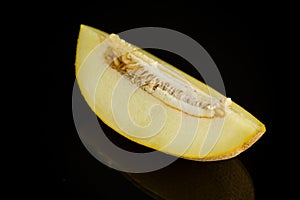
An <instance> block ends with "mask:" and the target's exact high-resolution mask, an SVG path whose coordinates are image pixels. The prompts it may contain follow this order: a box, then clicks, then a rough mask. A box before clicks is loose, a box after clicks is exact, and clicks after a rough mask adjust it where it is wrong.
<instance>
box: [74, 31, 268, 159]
mask: <svg viewBox="0 0 300 200" xmlns="http://www.w3.org/2000/svg"><path fill="white" fill-rule="evenodd" d="M76 77H77V81H78V84H79V87H80V90H81V92H82V95H83V96H84V98H85V100H86V101H87V103H88V104H89V106H90V107H91V108H92V110H93V111H94V112H95V113H96V114H97V116H98V117H99V118H100V119H101V120H103V121H104V122H105V123H106V124H107V125H108V126H110V127H111V128H112V129H114V130H115V131H117V132H118V133H120V134H121V135H123V136H125V137H127V138H128V139H130V140H132V141H134V142H137V143H139V144H142V145H144V146H147V147H150V148H153V149H156V150H160V151H162V152H165V153H168V154H171V155H175V156H180V157H183V158H186V159H192V160H203V161H207V160H220V159H227V158H231V157H233V156H236V155H237V154H239V153H241V152H242V151H244V150H245V149H247V148H248V147H250V146H251V145H252V144H253V143H254V142H255V141H257V140H258V139H259V138H260V137H261V135H262V134H263V133H264V132H265V127H264V125H263V124H262V123H261V122H260V121H258V120H257V119H256V118H254V117H253V116H252V115H251V114H249V113H248V112H246V111H245V110H244V109H242V108H241V107H239V106H238V105H237V104H235V103H234V102H231V101H230V99H229V98H226V97H224V96H223V95H221V94H220V93H218V92H216V91H215V90H213V89H211V88H210V87H208V86H207V85H205V84H203V83H202V82H199V81H197V80H196V79H194V78H192V77H191V76H189V75H187V74H185V73H183V72H182V71H180V70H178V69H176V68H175V67H173V66H170V65H169V64H167V63H165V62H163V61H161V60H160V59H158V58H156V57H154V56H152V55H150V54H149V53H147V52H145V51H143V50H140V49H138V48H136V47H134V46H132V45H130V44H128V43H126V42H125V41H124V40H121V39H120V38H119V37H118V36H117V35H114V34H111V35H108V34H106V33H104V32H102V31H99V30H96V29H94V28H91V27H88V26H84V25H82V26H81V29H80V34H79V39H78V45H77V55H76Z"/></svg>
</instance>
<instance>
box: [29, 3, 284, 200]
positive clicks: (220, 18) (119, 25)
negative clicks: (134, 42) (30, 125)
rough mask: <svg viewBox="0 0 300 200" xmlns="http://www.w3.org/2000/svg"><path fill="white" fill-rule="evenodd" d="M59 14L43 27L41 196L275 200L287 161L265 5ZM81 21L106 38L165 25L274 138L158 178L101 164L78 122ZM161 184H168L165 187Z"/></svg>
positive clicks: (37, 181) (181, 164) (181, 163)
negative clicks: (211, 66) (278, 125)
mask: <svg viewBox="0 0 300 200" xmlns="http://www.w3.org/2000/svg"><path fill="white" fill-rule="evenodd" d="M52 11H53V12H49V13H48V12H47V13H45V15H46V16H47V17H46V19H45V21H44V24H43V26H42V27H43V28H42V29H41V31H42V32H43V34H44V38H45V46H46V49H47V56H46V59H45V60H46V61H45V63H43V67H42V69H41V74H43V76H44V77H45V78H43V81H44V83H45V86H46V89H45V88H44V89H43V94H45V96H44V97H43V99H44V100H45V101H44V107H45V109H43V110H42V111H41V116H42V117H41V118H40V125H41V130H42V131H41V133H40V134H39V136H38V147H37V149H38V151H37V154H38V156H37V159H36V160H37V161H38V164H37V165H36V168H34V169H36V170H35V172H36V173H37V176H33V178H32V182H33V183H34V185H35V186H34V188H35V189H34V191H35V192H34V195H36V196H37V197H42V196H43V197H44V196H47V197H49V198H58V197H61V198H65V199H71V198H81V199H117V198H119V197H122V198H130V199H153V198H154V196H155V197H157V196H158V197H160V198H162V197H166V196H168V195H171V196H172V195H173V196H174V197H182V199H184V198H185V197H187V198H186V199H189V198H190V197H191V196H193V195H195V196H197V195H199V196H197V197H200V196H201V195H208V196H209V197H211V199H215V198H213V197H218V198H217V199H222V198H220V196H222V197H224V199H230V198H225V197H232V196H231V195H238V197H241V198H237V199H253V195H255V198H256V199H266V198H269V197H270V196H276V194H277V191H278V190H276V189H274V188H278V187H279V186H278V185H281V184H282V183H280V181H278V180H279V178H280V177H281V176H282V175H280V174H281V173H278V172H277V173H276V174H275V175H274V173H273V172H272V170H271V169H274V167H276V166H278V165H280V162H278V157H281V158H282V156H281V153H280V149H279V148H278V146H279V145H278V144H280V142H279V141H280V136H279V135H278V134H277V133H275V131H274V128H273V118H274V112H273V105H274V104H275V103H274V98H272V94H273V89H274V84H273V81H272V68H271V67H270V66H269V63H268V58H269V57H268V48H269V46H268V43H267V41H268V38H269V29H268V28H269V27H268V20H267V19H268V18H267V14H266V13H265V9H264V8H261V7H260V6H252V7H248V9H246V7H245V6H241V7H239V9H235V7H233V6H226V5H219V6H215V7H211V6H204V5H203V7H197V6H195V7H193V6H191V7H190V8H184V7H181V6H179V7H177V8H170V7H169V5H155V6H154V5H152V7H151V8H148V9H146V8H145V9H137V8H136V9H134V8H132V7H130V6H128V8H127V7H126V8H125V7H120V8H115V6H114V7H111V6H106V7H105V6H94V8H93V9H91V10H89V9H87V8H86V7H85V6H83V7H82V8H77V9H59V7H56V6H54V7H53V10H52ZM80 24H86V25H90V26H93V27H95V28H99V29H102V30H104V31H106V32H109V33H112V32H113V33H118V32H121V31H124V30H128V29H130V28H136V27H143V26H159V27H165V28H171V29H175V30H177V31H180V32H182V33H184V34H186V35H188V36H190V37H192V38H193V39H195V40H196V41H198V42H199V43H200V44H201V45H202V46H203V47H204V48H205V49H206V50H207V51H208V53H209V54H210V55H211V57H212V58H213V60H214V61H215V63H216V64H217V66H218V68H219V70H220V73H221V75H222V77H223V80H224V83H225V87H226V92H227V95H228V96H229V97H232V99H233V100H234V101H236V102H237V103H238V104H240V105H241V106H242V107H244V108H245V109H246V110H248V111H249V112H250V113H252V114H253V115H254V116H255V117H257V118H258V119H259V120H261V121H262V122H263V123H265V125H266V128H267V132H266V133H265V135H264V136H263V137H262V138H261V139H260V140H259V141H258V142H257V143H255V144H254V145H253V146H252V147H251V148H250V149H248V150H247V151H245V152H244V153H242V154H241V155H239V156H238V157H237V158H236V159H232V160H228V161H222V162H213V163H198V162H193V161H185V160H181V159H180V160H178V161H177V162H176V163H174V164H173V165H171V166H169V167H168V168H166V169H162V172H160V171H158V172H153V176H151V175H150V176H148V175H143V174H141V175H138V174H136V175H125V176H124V174H123V173H120V172H118V171H115V170H113V169H110V168H108V167H107V166H104V165H103V164H101V163H100V162H98V161H97V160H96V159H95V158H94V157H92V156H91V155H90V154H89V153H88V151H87V150H86V149H85V147H84V146H83V145H82V143H81V141H80V139H79V137H78V135H77V132H76V130H75V127H74V123H73V118H72V87H73V83H74V80H75V71H74V69H75V67H74V62H75V52H76V43H77V37H78V32H79V26H80ZM153 53H157V54H156V55H157V56H159V54H161V55H162V57H164V59H165V60H166V61H168V57H169V61H170V62H178V63H181V64H180V65H178V66H177V65H176V66H177V67H178V68H180V69H182V70H183V71H185V72H187V73H190V74H192V75H194V74H195V73H194V69H192V70H189V69H188V68H186V67H184V66H185V65H184V62H185V61H183V60H182V59H181V58H176V56H172V55H170V54H168V53H164V52H161V51H154V52H153ZM195 76H196V77H197V76H198V75H197V74H195ZM197 78H199V79H201V77H200V76H198V77H197ZM100 124H101V122H100ZM101 125H102V126H105V125H104V124H101ZM104 129H107V130H108V132H107V134H108V137H109V138H110V139H111V140H112V141H117V140H119V144H120V146H122V145H123V147H124V146H125V148H126V147H127V148H128V150H131V151H135V150H137V149H140V151H148V149H141V148H140V147H138V146H136V145H135V144H132V143H131V142H130V141H127V140H126V139H124V138H120V137H119V136H116V135H115V134H114V132H112V131H111V130H110V129H109V128H107V127H106V128H104ZM168 169H171V170H168ZM193 173H195V174H196V175H195V177H196V178H195V179H193ZM239 177H242V178H239ZM160 178H161V180H160ZM156 181H157V184H155V182H156ZM206 182H207V184H205V183H206ZM170 183H172V185H170ZM147 184H148V185H147ZM151 184H152V185H151ZM160 184H163V185H161V187H160ZM189 184H192V185H191V186H189ZM153 185H154V186H153ZM181 185H182V186H181ZM196 186H197V187H196ZM268 186H269V187H268ZM270 186H271V187H270ZM153 187H158V188H153ZM194 187H195V188H194ZM180 188H182V191H181V190H180ZM192 189H193V190H194V189H195V193H194V194H191V190H192ZM172 190H174V194H172ZM185 192H187V193H185ZM218 195H220V196H218ZM201 197H202V196H201ZM204 199H205V198H204ZM207 199H209V198H207ZM231 199H232V198H231Z"/></svg>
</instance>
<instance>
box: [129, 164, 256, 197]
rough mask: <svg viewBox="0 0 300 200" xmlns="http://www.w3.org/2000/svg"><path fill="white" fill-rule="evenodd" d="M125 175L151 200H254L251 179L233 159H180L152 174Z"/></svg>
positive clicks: (241, 165) (243, 168) (243, 167)
mask: <svg viewBox="0 0 300 200" xmlns="http://www.w3.org/2000/svg"><path fill="white" fill-rule="evenodd" d="M124 175H125V177H126V178H128V180H129V181H130V182H132V183H133V184H134V185H136V186H137V187H138V188H140V189H141V190H142V191H143V192H145V193H147V194H149V195H150V196H151V197H154V199H174V200H175V199H218V200H219V199H223V200H224V199H247V200H252V199H255V198H254V188H253V184H252V180H251V177H250V175H249V173H248V171H247V170H246V168H245V166H244V165H243V164H242V163H241V162H240V161H239V160H237V159H236V158H234V159H230V160H226V161H219V162H213V163H212V162H210V163H203V162H192V161H188V160H183V159H179V160H176V161H175V162H174V163H172V164H171V165H169V166H167V167H165V168H163V169H160V170H158V171H155V172H148V173H124Z"/></svg>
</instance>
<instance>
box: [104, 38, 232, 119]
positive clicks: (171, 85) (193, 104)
mask: <svg viewBox="0 0 300 200" xmlns="http://www.w3.org/2000/svg"><path fill="white" fill-rule="evenodd" d="M111 38H112V42H111V45H110V46H108V47H107V49H106V53H105V60H106V62H107V63H108V64H109V66H110V67H111V68H112V69H114V70H116V71H118V72H119V73H120V74H121V75H123V76H124V77H125V78H126V79H128V80H129V81H130V82H131V83H132V84H135V85H137V86H138V87H139V88H141V89H142V90H144V91H146V92H148V93H149V94H151V95H153V96H155V97H157V98H159V99H160V100H162V101H163V102H164V103H166V104H167V105H169V106H171V107H173V108H175V109H178V110H181V111H183V112H185V113H187V114H189V115H192V116H196V117H204V118H213V117H224V116H225V115H226V108H227V107H228V106H229V105H230V103H231V100H230V98H225V99H217V98H214V97H211V96H210V95H208V94H206V93H204V92H202V91H200V90H199V89H196V88H195V87H192V86H191V85H190V84H189V83H187V82H183V81H182V80H176V78H175V77H176V75H170V74H168V73H169V71H170V70H160V69H159V68H158V67H156V66H157V65H159V64H158V63H157V62H154V61H153V60H152V63H150V64H149V62H145V61H144V60H143V59H141V57H142V56H141V54H139V52H138V51H137V50H136V49H135V48H133V47H130V45H129V44H128V43H125V41H123V40H120V39H119V38H118V36H116V35H113V36H112V37H111ZM115 44H117V45H119V46H117V47H115ZM124 49H127V51H124ZM128 49H129V50H128ZM160 67H163V66H160Z"/></svg>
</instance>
